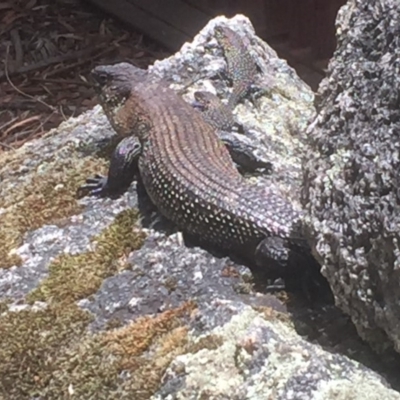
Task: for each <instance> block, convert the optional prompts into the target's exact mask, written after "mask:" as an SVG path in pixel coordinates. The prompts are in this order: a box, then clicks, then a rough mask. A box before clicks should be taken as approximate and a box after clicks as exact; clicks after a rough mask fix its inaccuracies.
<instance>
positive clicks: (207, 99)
mask: <svg viewBox="0 0 400 400" xmlns="http://www.w3.org/2000/svg"><path fill="white" fill-rule="evenodd" d="M194 98H195V102H194V103H193V104H192V105H193V107H194V108H196V109H198V110H200V111H207V110H209V109H210V108H212V107H213V103H214V102H215V101H216V100H217V101H218V99H216V96H215V94H213V93H211V92H206V91H204V90H198V91H197V92H194Z"/></svg>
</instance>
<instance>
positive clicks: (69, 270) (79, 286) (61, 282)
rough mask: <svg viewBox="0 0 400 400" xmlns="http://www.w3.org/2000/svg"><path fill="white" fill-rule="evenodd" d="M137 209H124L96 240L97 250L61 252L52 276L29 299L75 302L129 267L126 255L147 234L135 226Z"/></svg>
mask: <svg viewBox="0 0 400 400" xmlns="http://www.w3.org/2000/svg"><path fill="white" fill-rule="evenodd" d="M137 217H138V211H137V210H125V211H123V212H121V213H120V214H119V215H118V216H117V217H116V219H115V221H114V222H113V224H111V225H110V226H109V227H108V228H107V229H105V230H104V231H103V232H102V233H101V234H100V235H98V236H97V237H96V238H95V239H94V241H95V242H96V248H95V250H94V251H89V252H87V253H83V254H78V255H74V256H71V255H61V256H60V257H59V258H58V259H57V260H55V261H54V262H53V263H51V265H50V266H49V276H48V277H47V278H46V279H45V280H44V281H43V282H42V283H41V285H40V286H39V287H38V288H37V289H35V290H33V291H32V292H31V293H30V294H29V295H28V301H31V302H32V301H37V300H40V301H49V300H50V301H53V302H54V301H57V302H65V301H68V302H73V301H76V300H79V299H82V298H85V297H88V296H89V295H90V294H92V293H94V292H96V291H97V290H98V289H99V288H100V285H101V284H102V282H103V280H104V279H105V278H107V277H109V276H112V275H114V274H115V273H117V272H118V271H121V270H122V269H124V268H126V267H127V266H128V264H127V263H126V256H127V255H128V254H129V253H130V252H131V251H132V250H135V249H138V248H140V247H141V246H142V244H143V240H144V238H145V234H144V233H143V232H142V231H141V230H139V229H137V228H136V229H135V228H134V226H133V225H134V221H136V220H137Z"/></svg>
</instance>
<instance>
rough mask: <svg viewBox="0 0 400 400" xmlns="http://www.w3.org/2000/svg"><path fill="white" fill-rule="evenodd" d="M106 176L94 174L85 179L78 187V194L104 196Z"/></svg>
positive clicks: (106, 189) (106, 185)
mask: <svg viewBox="0 0 400 400" xmlns="http://www.w3.org/2000/svg"><path fill="white" fill-rule="evenodd" d="M107 181H108V179H107V177H106V176H103V175H98V174H96V175H94V176H93V177H90V178H87V179H86V184H84V185H82V186H80V187H79V189H78V195H80V194H82V193H87V194H88V195H89V196H100V197H103V196H106V195H107V194H108V184H107Z"/></svg>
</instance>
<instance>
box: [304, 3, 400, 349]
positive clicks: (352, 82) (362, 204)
mask: <svg viewBox="0 0 400 400" xmlns="http://www.w3.org/2000/svg"><path fill="white" fill-rule="evenodd" d="M337 37H338V45H337V50H336V52H335V54H334V57H333V59H332V60H331V62H330V64H329V68H328V72H327V77H326V78H325V79H324V81H323V82H322V84H321V86H320V88H319V93H318V95H319V96H318V97H319V98H318V106H317V112H318V118H317V119H316V121H315V123H314V124H313V125H312V126H311V127H310V129H309V136H310V144H311V148H310V151H309V154H308V156H307V159H308V162H307V163H306V165H305V174H304V197H303V205H304V207H305V208H306V210H307V211H308V212H309V219H308V228H307V231H308V233H307V235H308V237H309V240H310V243H311V244H312V247H313V249H314V251H315V254H316V256H317V258H318V259H319V261H320V262H321V264H322V265H323V268H322V273H323V275H325V276H326V278H327V279H328V281H329V283H330V285H331V287H332V289H333V292H334V295H335V300H336V304H337V305H338V306H339V307H340V308H341V309H342V310H344V311H345V312H346V313H348V314H349V315H350V316H351V319H352V321H353V322H354V324H355V326H356V328H357V331H358V332H359V334H360V335H361V336H362V337H363V338H364V339H365V340H367V341H369V342H370V343H371V344H372V345H373V346H374V347H375V348H376V349H377V350H384V349H385V348H387V347H388V346H392V345H394V347H395V349H396V350H397V351H398V352H400V247H399V246H400V191H399V184H400V154H399V149H400V95H399V93H400V91H399V87H400V73H399V71H400V57H399V55H400V41H399V37H400V3H399V2H398V1H397V0H386V1H380V0H352V1H349V2H348V4H347V5H346V6H345V7H343V8H342V9H341V11H340V12H339V15H338V19H337Z"/></svg>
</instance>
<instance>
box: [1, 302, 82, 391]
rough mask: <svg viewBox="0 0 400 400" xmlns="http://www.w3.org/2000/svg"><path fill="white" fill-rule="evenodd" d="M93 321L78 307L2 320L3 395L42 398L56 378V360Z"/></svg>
mask: <svg viewBox="0 0 400 400" xmlns="http://www.w3.org/2000/svg"><path fill="white" fill-rule="evenodd" d="M89 320H90V316H89V314H88V313H86V312H84V311H82V310H81V309H79V308H78V307H77V306H75V305H74V304H69V305H63V306H61V305H56V306H49V307H48V309H46V310H40V311H31V310H24V311H19V312H9V313H7V314H6V315H5V316H2V317H1V318H0V322H1V323H0V337H1V341H0V376H1V377H2V379H1V380H2V385H1V388H0V391H1V392H3V395H6V394H7V396H6V397H7V398H9V399H11V398H15V399H17V398H20V399H23V398H27V397H28V396H34V395H37V394H39V393H40V391H41V390H42V389H44V388H45V387H46V386H47V385H48V384H49V382H50V380H51V378H52V375H53V372H54V362H55V360H56V359H58V358H59V357H62V355H63V353H64V352H65V349H66V347H67V346H68V345H69V344H70V343H73V342H74V340H76V339H77V338H79V337H80V335H82V332H83V330H84V329H85V328H86V326H87V324H88V322H89ZM6 397H4V398H6Z"/></svg>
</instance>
